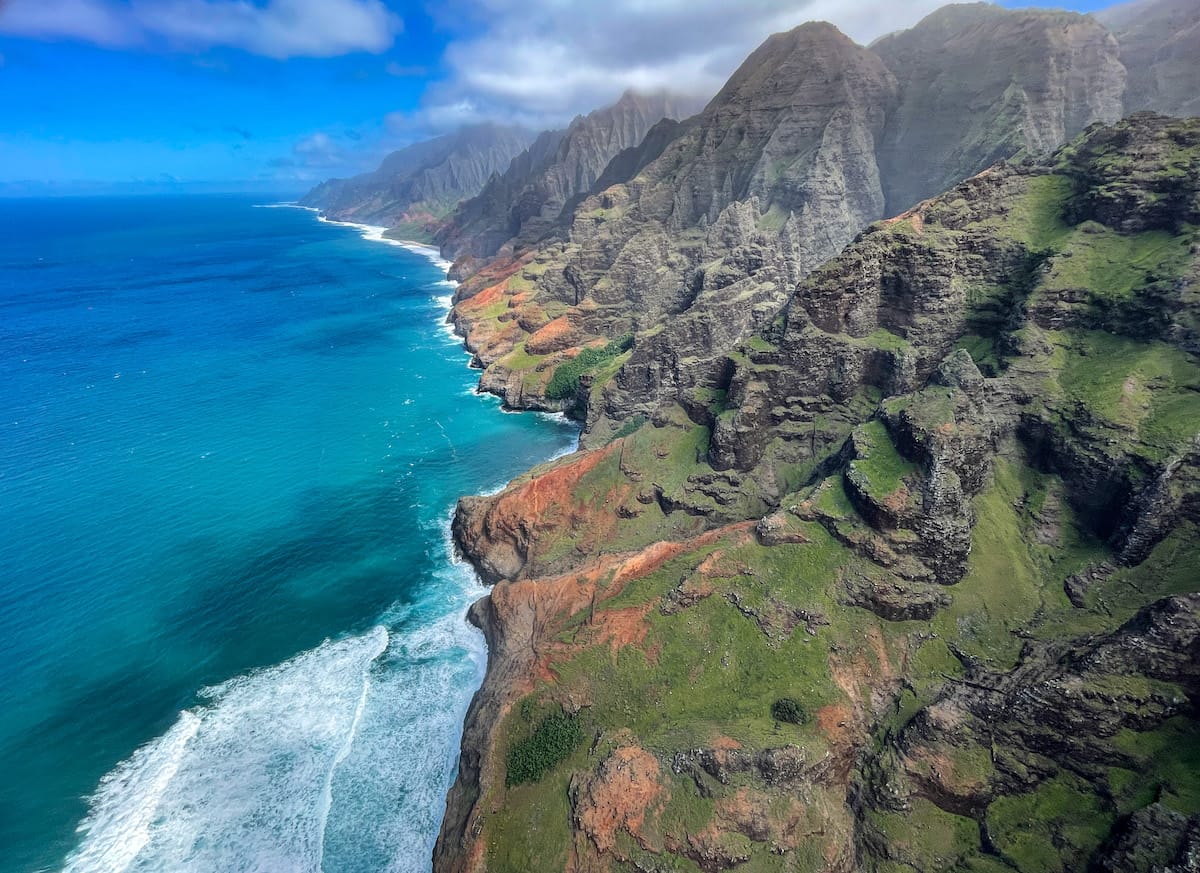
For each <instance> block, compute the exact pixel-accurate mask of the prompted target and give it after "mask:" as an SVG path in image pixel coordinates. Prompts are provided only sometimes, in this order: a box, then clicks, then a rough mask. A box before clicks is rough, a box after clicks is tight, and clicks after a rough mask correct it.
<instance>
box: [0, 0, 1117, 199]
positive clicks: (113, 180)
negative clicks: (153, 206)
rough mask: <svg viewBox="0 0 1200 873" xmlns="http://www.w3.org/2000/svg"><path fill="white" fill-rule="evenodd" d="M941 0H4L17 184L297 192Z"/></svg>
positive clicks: (0, 141)
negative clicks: (773, 36)
mask: <svg viewBox="0 0 1200 873" xmlns="http://www.w3.org/2000/svg"><path fill="white" fill-rule="evenodd" d="M938 5H941V4H940V2H939V0H905V2H903V3H897V2H894V0H741V2H740V3H738V4H730V3H728V2H726V0H653V2H647V0H576V2H566V3H565V2H563V0H428V2H396V0H388V2H386V3H385V2H384V0H0V95H2V96H0V106H2V107H3V114H4V122H3V125H2V126H0V190H3V191H7V192H8V193H20V192H23V191H28V192H30V193H40V192H41V191H43V190H61V191H75V190H88V189H95V190H109V189H111V188H112V187H113V186H114V185H120V186H122V187H143V188H148V189H153V188H161V187H172V186H177V185H182V186H194V187H195V186H201V185H208V186H210V187H214V188H222V187H225V188H231V187H234V188H236V187H257V188H264V189H274V190H279V191H281V192H292V191H299V190H303V189H304V188H306V187H308V186H309V185H310V184H311V183H313V182H314V181H318V180H320V179H324V178H327V177H329V176H334V175H345V174H348V173H353V172H358V171H361V170H363V169H366V168H369V167H371V166H373V165H374V164H375V163H377V162H378V160H379V159H380V158H381V157H382V155H383V154H385V153H386V152H387V151H389V150H391V149H393V148H395V147H398V146H400V145H403V144H405V143H406V142H411V141H412V140H414V139H418V138H423V137H425V136H428V135H431V134H436V133H438V132H442V131H445V130H448V129H451V128H453V127H455V126H457V125H459V124H461V123H464V122H471V121H477V120H483V119H493V120H499V121H505V122H514V123H523V124H525V125H527V126H530V127H533V128H538V129H540V128H544V127H548V126H555V125H560V124H562V123H564V122H566V121H567V120H569V119H570V118H571V117H572V116H573V115H574V114H576V113H578V112H586V111H588V110H590V109H592V108H595V107H596V106H599V105H603V104H604V103H606V102H611V101H612V100H613V99H615V98H616V97H617V96H618V95H619V94H620V92H621V91H623V90H624V89H625V88H627V87H640V88H655V87H663V86H668V87H673V88H676V89H678V90H688V91H692V92H695V93H699V94H706V95H707V94H710V93H713V92H714V91H715V90H716V88H717V87H718V86H719V85H720V82H721V81H723V79H724V78H725V77H726V76H727V75H728V74H729V73H730V72H731V71H732V70H733V69H734V68H735V67H736V66H737V63H738V62H740V60H742V58H744V57H745V55H746V54H747V53H748V52H749V51H750V50H751V49H752V48H753V47H754V46H755V45H756V44H757V43H758V42H760V41H761V40H762V39H763V38H764V37H765V36H767V35H768V34H769V33H772V32H775V31H777V30H782V29H785V28H787V27H791V26H794V25H795V24H799V23H801V22H803V21H805V20H809V19H812V18H824V19H828V20H831V21H833V22H834V23H835V24H838V25H839V26H840V27H842V29H843V30H845V31H846V32H847V33H849V34H850V35H851V36H853V37H855V38H856V39H859V40H861V41H867V40H869V39H872V38H874V37H875V36H878V35H879V34H880V33H882V32H885V31H887V30H891V29H895V28H897V27H903V26H907V25H910V24H912V23H914V22H915V21H916V20H918V19H919V18H920V17H921V16H923V15H924V14H926V13H927V12H929V11H930V10H931V9H933V8H935V7H936V6H938ZM1002 5H1007V6H1020V5H1026V4H1023V3H1014V2H1005V3H1003V4H1002ZM1043 5H1050V4H1048V3H1047V4H1043ZM1059 5H1062V6H1065V7H1067V8H1072V9H1076V10H1080V11H1090V10H1094V9H1097V8H1103V7H1105V6H1107V5H1109V4H1108V3H1105V2H1097V0H1070V2H1066V3H1062V4H1059ZM735 10H736V11H735Z"/></svg>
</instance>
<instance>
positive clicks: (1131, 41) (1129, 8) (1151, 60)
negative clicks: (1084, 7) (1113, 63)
mask: <svg viewBox="0 0 1200 873" xmlns="http://www.w3.org/2000/svg"><path fill="white" fill-rule="evenodd" d="M1096 17H1097V18H1098V19H1099V20H1100V21H1102V22H1103V23H1104V24H1106V25H1108V27H1109V28H1111V29H1112V32H1113V33H1114V34H1115V35H1116V37H1117V40H1118V41H1119V42H1120V44H1121V62H1122V63H1123V64H1124V65H1125V68H1126V69H1127V70H1128V71H1129V87H1128V89H1127V90H1126V92H1125V105H1126V107H1127V108H1128V110H1129V111H1130V112H1133V111H1136V110H1139V109H1151V110H1154V111H1155V112H1162V113H1166V114H1168V115H1197V114H1200V69H1197V64H1196V58H1197V57H1200V6H1198V5H1197V4H1196V3H1195V2H1193V0H1140V2H1135V3H1127V4H1123V5H1121V6H1117V7H1114V8H1112V9H1108V10H1105V11H1104V12H1100V13H1097V16H1096Z"/></svg>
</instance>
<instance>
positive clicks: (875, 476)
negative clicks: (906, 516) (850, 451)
mask: <svg viewBox="0 0 1200 873" xmlns="http://www.w3.org/2000/svg"><path fill="white" fill-rule="evenodd" d="M854 439H855V443H854V445H855V449H856V451H857V452H858V455H859V457H858V458H857V459H855V460H854V461H853V462H852V463H851V464H850V475H851V477H853V478H854V480H855V482H856V484H865V485H866V487H865V488H864V489H863V490H865V491H866V492H867V493H868V494H871V495H872V496H874V497H877V498H884V497H887V496H888V495H889V494H893V493H895V492H896V491H898V490H899V489H900V487H901V486H902V485H903V484H904V480H905V479H906V478H908V477H910V476H913V475H914V474H915V473H916V472H917V465H916V464H914V463H913V462H912V461H909V460H907V459H906V458H904V457H903V456H902V455H901V454H900V453H899V452H898V451H896V447H895V445H893V443H892V438H891V435H890V434H889V433H888V431H887V428H886V427H885V426H884V424H883V422H882V421H879V420H878V419H876V420H874V421H869V422H867V423H866V424H864V425H862V426H861V427H859V428H858V429H857V430H856V431H855V432H854Z"/></svg>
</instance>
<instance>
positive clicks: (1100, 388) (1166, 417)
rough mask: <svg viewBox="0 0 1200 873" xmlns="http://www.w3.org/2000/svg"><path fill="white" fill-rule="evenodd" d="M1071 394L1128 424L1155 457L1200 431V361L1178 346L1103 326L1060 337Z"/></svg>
mask: <svg viewBox="0 0 1200 873" xmlns="http://www.w3.org/2000/svg"><path fill="white" fill-rule="evenodd" d="M1054 340H1055V341H1056V342H1057V344H1058V346H1059V348H1060V350H1061V353H1060V355H1061V357H1060V360H1061V361H1062V371H1061V375H1060V376H1059V385H1060V386H1061V388H1062V389H1063V391H1064V392H1065V393H1066V395H1067V397H1068V398H1069V399H1070V400H1072V401H1075V402H1076V403H1078V404H1081V405H1083V406H1085V407H1086V408H1087V409H1088V410H1089V411H1090V412H1091V413H1092V414H1093V415H1098V416H1102V417H1103V418H1104V419H1106V420H1107V421H1109V422H1111V423H1112V424H1113V425H1115V426H1117V427H1119V428H1122V429H1125V430H1127V431H1128V432H1129V434H1130V436H1132V437H1134V438H1135V439H1136V440H1137V442H1139V443H1141V444H1142V445H1143V446H1144V447H1145V451H1146V452H1147V454H1148V455H1149V456H1150V457H1151V458H1152V459H1154V460H1158V459H1160V458H1162V457H1164V456H1165V455H1168V454H1170V453H1172V452H1176V451H1178V450H1179V449H1180V448H1182V447H1183V446H1184V445H1185V444H1186V443H1188V442H1190V441H1191V439H1192V438H1194V437H1195V435H1196V434H1197V432H1200V365H1198V364H1197V363H1196V361H1195V360H1194V359H1193V358H1191V357H1190V356H1188V355H1186V354H1185V353H1183V352H1181V351H1180V350H1179V349H1177V348H1175V347H1174V346H1171V345H1168V344H1166V343H1161V342H1138V341H1136V340H1132V339H1127V338H1125V337H1119V336H1113V335H1112V334H1109V333H1104V332H1102V331H1087V332H1083V331H1081V332H1074V333H1071V334H1068V335H1063V334H1059V335H1057V336H1055V337H1054Z"/></svg>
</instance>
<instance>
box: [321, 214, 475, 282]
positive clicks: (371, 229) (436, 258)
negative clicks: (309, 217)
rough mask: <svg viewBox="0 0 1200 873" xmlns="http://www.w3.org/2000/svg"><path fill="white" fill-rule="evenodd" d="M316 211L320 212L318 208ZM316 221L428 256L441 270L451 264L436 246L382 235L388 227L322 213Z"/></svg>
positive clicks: (447, 268) (370, 239)
mask: <svg viewBox="0 0 1200 873" xmlns="http://www.w3.org/2000/svg"><path fill="white" fill-rule="evenodd" d="M317 211H318V212H320V210H317ZM317 221H320V222H323V223H325V224H336V225H340V226H341V227H352V228H354V229H355V230H357V231H359V232H360V233H361V234H362V238H363V239H365V240H369V241H371V242H381V243H386V244H387V245H390V246H399V247H400V248H402V249H408V250H409V251H410V252H413V253H414V254H418V255H421V256H422V257H425V258H428V259H429V260H430V261H432V262H433V265H434V266H435V267H438V268H440V269H441V270H442V271H443V272H445V271H447V270H449V269H450V267H451V266H453V265H452V264H451V263H450V262H449V261H447V260H446V259H445V258H443V257H442V253H441V252H440V251H439V250H438V249H437V247H436V246H429V245H425V244H424V243H419V242H414V241H412V240H405V239H392V238H391V237H387V236H384V234H385V233H387V232H388V228H386V227H381V226H379V225H377V224H359V223H358V222H355V221H337V220H335V219H332V218H329V217H328V216H327V215H324V214H318V216H317ZM446 281H449V280H446Z"/></svg>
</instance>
